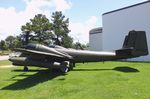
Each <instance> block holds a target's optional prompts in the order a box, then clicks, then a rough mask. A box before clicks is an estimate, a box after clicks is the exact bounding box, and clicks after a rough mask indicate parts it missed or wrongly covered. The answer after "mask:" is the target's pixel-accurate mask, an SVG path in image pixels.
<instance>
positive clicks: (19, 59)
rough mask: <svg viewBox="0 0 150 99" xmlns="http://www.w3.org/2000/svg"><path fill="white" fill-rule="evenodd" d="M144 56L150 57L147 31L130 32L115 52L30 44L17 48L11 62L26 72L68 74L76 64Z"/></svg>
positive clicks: (11, 56)
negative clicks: (35, 69) (44, 70)
mask: <svg viewBox="0 0 150 99" xmlns="http://www.w3.org/2000/svg"><path fill="white" fill-rule="evenodd" d="M114 44H115V42H114ZM144 55H148V47H147V40H146V33H145V31H130V32H129V34H128V35H127V36H126V37H125V40H124V44H123V47H122V48H121V49H117V50H114V51H88V50H75V49H67V48H64V47H61V46H57V45H51V46H44V45H41V44H28V45H26V46H24V47H22V48H16V49H15V53H14V54H12V55H10V58H9V60H10V61H11V62H12V64H13V65H17V66H24V70H25V71H27V70H28V67H27V66H37V67H45V68H49V69H54V68H55V69H59V70H61V71H62V72H67V71H68V70H72V69H73V67H74V66H75V63H82V62H98V61H110V60H119V59H127V58H134V57H139V56H144Z"/></svg>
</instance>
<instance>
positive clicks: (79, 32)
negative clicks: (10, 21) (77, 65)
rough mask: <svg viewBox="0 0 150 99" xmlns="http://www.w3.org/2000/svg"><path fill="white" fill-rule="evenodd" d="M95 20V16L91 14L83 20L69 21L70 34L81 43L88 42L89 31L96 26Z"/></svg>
mask: <svg viewBox="0 0 150 99" xmlns="http://www.w3.org/2000/svg"><path fill="white" fill-rule="evenodd" d="M97 21H98V19H97V17H96V16H91V17H89V18H88V19H87V20H85V21H84V22H75V23H72V22H70V26H69V29H70V30H71V33H70V35H71V36H72V37H73V38H74V40H75V41H76V42H78V41H79V42H81V43H88V41H89V31H90V30H91V29H93V28H95V27H96V24H97Z"/></svg>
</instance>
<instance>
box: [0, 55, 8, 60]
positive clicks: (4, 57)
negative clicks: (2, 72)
mask: <svg viewBox="0 0 150 99" xmlns="http://www.w3.org/2000/svg"><path fill="white" fill-rule="evenodd" d="M8 59H9V56H8V55H7V56H0V60H8Z"/></svg>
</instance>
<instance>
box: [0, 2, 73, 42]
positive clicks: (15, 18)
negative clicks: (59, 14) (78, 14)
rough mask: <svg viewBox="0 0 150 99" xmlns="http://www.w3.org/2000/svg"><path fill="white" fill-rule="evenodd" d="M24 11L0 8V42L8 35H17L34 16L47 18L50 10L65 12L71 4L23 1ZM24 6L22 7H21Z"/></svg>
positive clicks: (13, 8)
mask: <svg viewBox="0 0 150 99" xmlns="http://www.w3.org/2000/svg"><path fill="white" fill-rule="evenodd" d="M23 1H24V3H25V9H24V10H23V11H19V12H17V11H16V8H15V7H13V6H12V7H8V8H2V7H0V40H1V39H5V37H7V36H8V35H18V34H19V33H20V32H21V30H20V28H21V25H23V24H25V23H26V22H28V21H29V19H31V18H33V17H34V16H35V15H36V14H39V13H41V14H45V15H46V16H47V17H48V18H49V17H50V14H51V12H52V10H58V11H63V12H65V11H66V10H69V9H70V8H71V6H72V4H71V3H70V2H69V1H66V0H23ZM16 3H17V2H16ZM22 6H24V5H22Z"/></svg>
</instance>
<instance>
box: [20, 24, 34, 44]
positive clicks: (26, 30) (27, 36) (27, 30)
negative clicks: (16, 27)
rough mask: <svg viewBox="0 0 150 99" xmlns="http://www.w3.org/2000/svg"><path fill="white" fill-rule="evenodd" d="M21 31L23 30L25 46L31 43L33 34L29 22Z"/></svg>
mask: <svg viewBox="0 0 150 99" xmlns="http://www.w3.org/2000/svg"><path fill="white" fill-rule="evenodd" d="M21 30H22V33H23V34H22V35H20V37H22V38H23V41H24V44H25V45H26V44H28V43H29V40H30V39H31V37H32V35H31V32H32V25H31V23H29V22H27V23H26V25H23V26H22V27H21Z"/></svg>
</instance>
